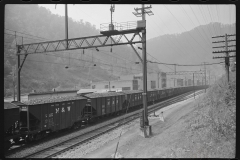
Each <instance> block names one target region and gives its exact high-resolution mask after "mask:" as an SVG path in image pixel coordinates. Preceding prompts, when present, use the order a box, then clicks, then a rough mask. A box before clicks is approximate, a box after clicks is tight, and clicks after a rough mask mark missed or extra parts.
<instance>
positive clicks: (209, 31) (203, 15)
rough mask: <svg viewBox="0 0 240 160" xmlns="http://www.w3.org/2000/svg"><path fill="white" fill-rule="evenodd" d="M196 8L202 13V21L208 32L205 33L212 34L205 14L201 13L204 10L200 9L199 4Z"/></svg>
mask: <svg viewBox="0 0 240 160" xmlns="http://www.w3.org/2000/svg"><path fill="white" fill-rule="evenodd" d="M198 9H199V11H200V13H201V14H202V17H203V20H204V22H205V24H206V26H207V29H208V34H207V35H209V34H211V35H213V33H212V31H211V28H209V25H207V24H208V22H207V21H206V18H205V14H203V13H204V10H203V11H202V8H201V5H199V6H198Z"/></svg>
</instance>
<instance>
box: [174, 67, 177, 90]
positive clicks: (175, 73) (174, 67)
mask: <svg viewBox="0 0 240 160" xmlns="http://www.w3.org/2000/svg"><path fill="white" fill-rule="evenodd" d="M176 71H177V69H176V64H174V73H175V74H174V87H175V79H176Z"/></svg>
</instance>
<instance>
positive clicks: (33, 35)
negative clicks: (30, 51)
mask: <svg viewBox="0 0 240 160" xmlns="http://www.w3.org/2000/svg"><path fill="white" fill-rule="evenodd" d="M5 29H6V30H9V31H12V32H18V33H21V34H23V35H29V36H32V37H37V38H41V39H45V40H47V39H46V38H43V37H38V36H35V35H31V34H28V33H25V32H19V31H14V30H11V29H7V28H5Z"/></svg>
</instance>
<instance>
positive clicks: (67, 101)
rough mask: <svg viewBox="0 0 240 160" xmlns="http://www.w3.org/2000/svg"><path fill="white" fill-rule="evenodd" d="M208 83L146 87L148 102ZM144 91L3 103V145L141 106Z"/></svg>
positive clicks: (8, 145) (30, 139)
mask: <svg viewBox="0 0 240 160" xmlns="http://www.w3.org/2000/svg"><path fill="white" fill-rule="evenodd" d="M207 87H208V86H203V85H202V86H188V87H180V88H168V89H162V90H149V91H147V95H146V98H147V99H146V101H147V104H148V105H150V104H155V103H157V102H160V101H162V100H165V99H168V98H171V97H174V96H177V95H180V94H183V93H186V92H189V91H193V90H199V89H204V88H207ZM142 94H143V91H138V90H131V91H130V90H129V91H122V92H106V93H89V94H85V95H84V96H81V95H77V96H68V97H51V98H42V99H36V100H30V101H26V102H23V103H22V102H17V101H15V102H11V103H6V102H5V103H4V132H5V147H6V148H9V147H10V146H11V140H13V141H14V142H17V141H19V140H20V139H25V141H26V142H28V141H32V140H37V139H41V138H42V137H45V136H46V134H47V133H49V132H55V131H59V130H62V129H67V128H78V127H81V126H82V123H84V122H86V121H87V122H88V121H89V120H91V121H94V120H95V119H97V118H100V117H102V116H107V115H115V114H118V113H125V112H126V111H127V110H128V109H130V110H131V109H133V108H136V107H141V106H142V104H143V96H142Z"/></svg>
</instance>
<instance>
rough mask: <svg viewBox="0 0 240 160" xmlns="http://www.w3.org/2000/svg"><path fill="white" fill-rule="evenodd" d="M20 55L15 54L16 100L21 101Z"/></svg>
mask: <svg viewBox="0 0 240 160" xmlns="http://www.w3.org/2000/svg"><path fill="white" fill-rule="evenodd" d="M17 52H18V53H19V52H20V50H19V48H18V51H17ZM19 67H20V55H19V54H18V55H17V101H19V102H20V101H21V95H20V94H21V91H20V70H19Z"/></svg>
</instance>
